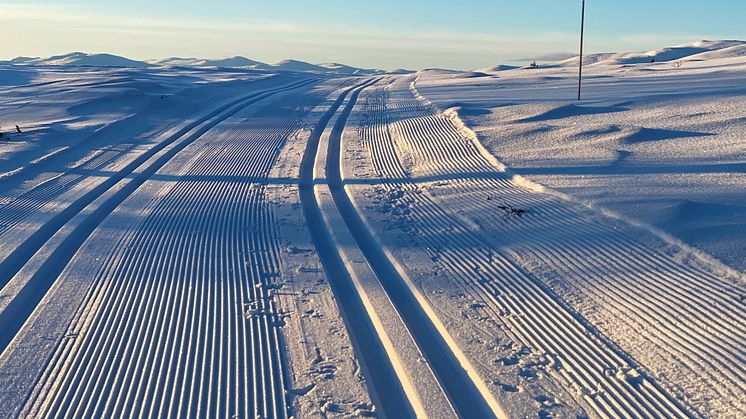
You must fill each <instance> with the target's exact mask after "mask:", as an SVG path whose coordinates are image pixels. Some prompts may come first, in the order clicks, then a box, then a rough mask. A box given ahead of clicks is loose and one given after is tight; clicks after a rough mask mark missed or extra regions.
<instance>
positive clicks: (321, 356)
mask: <svg viewBox="0 0 746 419" xmlns="http://www.w3.org/2000/svg"><path fill="white" fill-rule="evenodd" d="M744 45H746V44H745V43H744V42H741V41H701V42H696V43H692V44H686V45H680V46H675V47H670V48H662V49H659V50H653V51H644V52H639V53H625V54H598V55H592V56H589V57H587V58H586V61H585V62H586V63H587V64H588V65H587V71H586V78H585V80H584V83H583V100H581V101H575V100H573V98H574V97H575V95H576V94H577V92H576V90H575V89H576V88H577V79H576V78H575V77H576V69H575V68H574V67H573V65H574V64H577V62H578V60H577V58H576V59H574V60H573V59H569V60H565V61H560V62H556V63H548V64H540V65H539V68H531V67H521V68H518V67H511V66H495V67H490V68H485V69H480V70H474V71H453V70H440V69H431V70H424V71H420V72H417V73H412V72H408V71H406V70H401V71H396V72H391V73H382V72H380V71H377V70H366V69H358V68H355V67H350V66H346V65H344V64H338V63H327V64H309V63H304V62H299V61H293V60H287V61H284V62H281V63H278V64H275V65H268V64H264V63H260V62H256V61H253V60H249V59H246V58H243V57H233V58H227V59H221V60H204V59H195V58H176V57H174V58H169V59H166V60H154V61H150V62H148V63H145V62H142V63H141V62H136V61H133V62H130V61H131V60H128V59H126V58H123V57H116V56H111V55H107V54H96V55H92V54H83V53H73V54H67V55H64V56H58V57H51V58H49V59H38V58H28V57H26V58H24V57H20V58H18V59H15V60H13V62H10V63H6V64H1V65H0V132H2V137H1V138H0V416H3V417H15V416H21V417H68V416H69V417H121V416H130V415H143V416H144V415H149V416H168V417H175V416H178V417H256V418H259V417H261V418H269V417H286V418H289V417H376V416H386V417H438V418H441V417H442V418H447V417H594V418H595V417H599V418H603V417H675V418H679V417H681V418H686V417H697V416H707V417H741V416H744V415H746V404H744V398H743V395H744V394H745V393H746V362H745V361H744V354H745V353H746V341H745V339H746V338H744V336H746V333H745V332H746V279H745V275H744V273H745V272H746V264H744V260H746V175H745V173H746V146H745V144H746V139H745V137H744V128H746V117H744V115H746V57H745V56H744Z"/></svg>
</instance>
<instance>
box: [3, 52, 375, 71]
mask: <svg viewBox="0 0 746 419" xmlns="http://www.w3.org/2000/svg"><path fill="white" fill-rule="evenodd" d="M0 63H4V64H16V65H18V64H21V65H54V66H94V67H130V68H144V67H154V66H175V67H239V68H247V69H252V70H261V71H294V72H309V73H318V74H346V75H367V74H379V73H383V71H382V70H377V69H366V68H357V67H352V66H349V65H345V64H339V63H324V64H311V63H307V62H305V61H298V60H283V61H280V62H279V63H277V64H266V63H263V62H261V61H255V60H252V59H249V58H246V57H241V56H235V57H229V58H220V59H204V58H184V57H170V58H164V59H154V60H147V61H136V60H131V59H129V58H125V57H121V56H118V55H112V54H90V53H85V52H72V53H69V54H63V55H56V56H53V57H49V58H40V57H17V58H14V59H12V60H10V61H5V62H2V61H0Z"/></svg>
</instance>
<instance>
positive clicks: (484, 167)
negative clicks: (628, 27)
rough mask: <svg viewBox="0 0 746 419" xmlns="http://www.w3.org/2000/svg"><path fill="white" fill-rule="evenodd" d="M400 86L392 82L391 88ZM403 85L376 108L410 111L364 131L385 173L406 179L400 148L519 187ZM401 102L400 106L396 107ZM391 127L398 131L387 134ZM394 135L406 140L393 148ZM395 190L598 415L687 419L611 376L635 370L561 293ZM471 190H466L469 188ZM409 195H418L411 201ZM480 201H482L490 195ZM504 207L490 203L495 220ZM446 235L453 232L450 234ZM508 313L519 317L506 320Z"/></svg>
mask: <svg viewBox="0 0 746 419" xmlns="http://www.w3.org/2000/svg"><path fill="white" fill-rule="evenodd" d="M396 87H397V86H396V84H395V85H393V86H392V90H396ZM398 87H399V90H400V91H406V92H405V93H401V92H399V93H394V94H395V95H396V96H395V97H394V98H393V99H391V100H387V99H389V98H385V99H384V100H386V103H380V104H379V105H378V106H379V107H380V109H377V111H378V112H380V113H384V114H385V113H386V112H387V110H386V106H387V105H388V104H389V103H392V102H394V103H393V105H394V107H395V108H396V110H400V109H401V110H404V112H402V114H404V116H401V115H397V116H400V118H397V120H396V121H395V122H393V123H390V124H387V123H385V121H384V120H385V117H384V118H381V117H377V118H371V121H372V122H373V123H374V124H384V125H382V126H381V127H379V128H375V127H370V128H369V130H372V131H373V132H375V133H374V134H372V135H371V134H368V131H366V128H368V127H363V130H362V132H363V136H364V137H365V136H367V135H370V136H371V138H373V139H372V140H369V141H367V144H368V145H369V147H370V151H371V155H372V156H373V157H372V161H373V164H374V167H375V168H376V170H377V171H378V173H379V175H381V176H382V177H384V178H391V179H403V178H406V177H407V176H408V174H407V173H406V172H405V170H404V169H403V166H402V165H401V163H400V162H399V161H398V158H397V157H396V156H397V154H398V153H397V152H395V150H396V149H397V148H398V149H401V150H405V151H406V152H408V153H409V154H413V155H414V156H415V159H416V162H417V167H418V169H420V168H421V170H422V171H423V172H426V173H435V174H438V175H443V177H444V178H447V176H448V175H450V174H454V173H461V172H463V171H468V172H475V173H483V172H485V173H490V172H495V176H494V179H492V178H489V179H484V180H482V179H480V181H482V182H486V183H487V184H489V185H490V186H491V187H492V188H493V190H494V188H495V187H496V186H495V185H496V184H497V183H502V188H503V189H508V188H510V189H511V190H518V188H516V187H515V186H514V185H512V183H510V182H509V181H508V180H507V179H500V177H501V176H504V175H500V174H499V173H498V172H496V169H495V168H494V167H492V166H491V164H490V163H489V162H488V161H486V160H485V159H484V158H483V157H481V155H479V153H478V152H477V150H476V149H474V147H473V146H470V145H469V141H468V140H467V139H465V138H463V137H462V136H461V135H460V133H459V132H458V130H457V129H456V128H455V127H454V126H453V125H452V123H451V122H450V121H448V120H447V119H445V118H442V117H437V116H433V115H431V114H430V110H429V109H428V108H426V107H424V106H423V105H421V104H420V103H419V101H417V100H416V99H415V98H414V97H413V96H410V95H409V94H408V93H409V91H408V89H407V88H406V87H403V84H400V85H399V86H398ZM396 101H399V102H400V103H398V104H396V103H395V102H396ZM374 113H375V112H374ZM382 121H384V122H382ZM389 129H391V130H393V131H394V132H392V133H389ZM392 135H393V136H396V137H397V138H399V139H401V142H397V143H395V141H394V139H393V138H392V137H391V136H392ZM383 144H385V145H383ZM392 151H394V152H392ZM384 180H385V179H384ZM468 184H469V181H467V180H464V181H461V182H458V183H457V184H455V185H452V186H444V187H445V188H450V191H451V192H452V193H454V194H455V191H456V190H458V191H463V190H464V187H465V185H468ZM397 188H399V189H403V190H404V191H405V199H408V201H409V203H410V204H412V211H411V213H410V215H409V217H410V218H411V219H412V220H413V221H414V222H415V228H416V229H419V230H420V231H421V232H422V233H423V234H422V238H423V240H425V241H426V242H427V243H429V246H428V247H429V248H432V249H438V250H440V251H439V252H437V254H436V253H433V256H434V257H439V258H440V260H441V261H443V263H444V265H445V266H446V267H448V268H449V270H450V271H451V272H452V274H454V276H455V277H457V278H458V279H459V280H460V281H461V282H462V284H463V285H464V286H466V287H469V288H471V289H472V290H474V291H475V293H476V294H475V295H477V296H480V299H484V300H485V301H486V302H487V303H488V305H489V306H490V307H491V308H492V310H493V315H495V314H497V316H496V317H495V318H496V319H497V320H498V321H502V322H506V321H507V322H508V323H509V324H511V325H512V327H513V328H514V332H516V334H517V336H518V337H519V338H520V339H521V340H523V341H524V342H525V343H526V344H528V346H530V347H533V348H537V349H539V350H542V351H544V352H545V353H547V354H549V355H550V356H552V357H555V358H556V359H559V360H560V362H561V364H562V365H563V366H564V368H562V369H560V370H559V371H560V373H561V374H563V375H564V376H565V377H566V378H567V379H568V380H569V381H570V382H576V383H578V384H579V385H580V388H581V389H584V390H583V391H584V392H585V393H586V396H585V397H584V398H585V399H586V400H587V402H588V403H589V405H590V406H591V407H592V408H593V409H594V410H595V411H596V413H597V414H599V415H601V416H605V417H617V416H630V417H643V416H646V415H652V416H655V417H661V416H665V417H686V416H689V413H687V412H686V411H685V410H683V409H682V406H681V405H680V404H679V403H678V402H677V401H676V400H675V399H673V398H672V397H671V396H669V395H668V394H666V393H665V392H664V391H663V390H662V389H660V387H659V386H658V385H657V384H655V383H654V382H652V381H650V380H648V379H647V377H644V378H643V379H642V380H641V382H639V383H632V382H629V381H628V380H626V379H614V378H613V377H607V376H606V375H605V371H609V370H616V369H618V368H623V367H626V366H629V361H628V359H626V357H622V356H620V355H618V354H617V353H616V352H615V350H613V349H610V348H609V347H608V346H607V345H605V344H603V343H602V341H601V340H599V338H598V337H596V336H595V335H593V334H592V333H591V331H590V330H589V329H588V328H587V327H586V326H585V325H584V324H582V323H581V322H580V321H579V320H578V317H577V315H575V314H574V313H572V312H569V311H568V309H567V308H566V307H565V306H563V305H562V304H560V303H559V302H558V301H557V299H556V296H553V295H552V294H551V292H550V291H549V290H547V289H546V288H545V287H543V286H540V285H538V284H537V281H536V280H534V279H533V278H530V277H529V276H527V275H526V274H525V273H524V272H522V271H521V270H520V269H517V268H516V267H515V265H514V264H513V263H512V262H510V261H509V260H508V259H506V258H505V257H504V256H503V255H501V253H500V251H499V250H497V249H499V247H496V246H494V245H493V244H492V243H490V241H488V240H485V239H484V238H482V237H481V236H479V234H478V233H475V232H473V231H472V230H470V229H469V228H467V227H466V226H464V224H463V222H461V221H460V220H458V219H456V218H454V216H453V215H452V214H450V213H449V212H448V211H445V210H443V209H441V208H440V205H439V204H436V203H435V202H434V201H432V200H431V199H430V198H429V197H428V196H427V194H425V193H421V192H419V191H418V189H419V188H418V186H416V185H415V184H414V183H410V184H407V183H406V182H404V183H402V182H399V183H391V184H389V185H387V189H388V190H389V191H396V190H397ZM469 190H470V189H469V188H468V187H467V188H466V191H467V192H468V191H469ZM500 191H502V189H501V190H500ZM407 194H411V195H412V197H410V198H406V195H407ZM523 195H525V196H529V197H531V196H533V195H536V194H531V193H528V192H523ZM415 196H416V199H415V198H414V197H415ZM454 196H459V202H460V203H461V204H462V205H469V204H468V202H471V201H470V200H468V199H463V198H462V197H463V194H461V195H454ZM481 199H482V200H484V196H482V198H481ZM511 202H512V201H511ZM498 203H499V202H498ZM498 203H495V204H493V205H492V211H493V212H492V215H493V216H494V214H495V213H496V212H495V211H497V209H496V208H495V205H497V204H498ZM560 210H561V208H560ZM444 231H447V232H449V233H447V234H444V233H443V232H444ZM467 261H468V262H467ZM506 294H507V295H506ZM500 313H502V314H503V315H502V316H500ZM506 313H521V315H519V316H516V315H510V314H508V315H507V316H506V315H504V314H506ZM548 326H550V327H548ZM568 366H570V367H571V368H567V367H568ZM599 385H600V386H601V387H598V386H599ZM599 390H601V391H599Z"/></svg>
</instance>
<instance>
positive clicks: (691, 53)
mask: <svg viewBox="0 0 746 419" xmlns="http://www.w3.org/2000/svg"><path fill="white" fill-rule="evenodd" d="M728 57H746V41H739V40H720V41H697V42H691V43H688V44H682V45H676V46H673V47H666V48H660V49H654V50H649V51H641V52H628V53H599V54H588V55H586V56H584V57H583V63H584V64H588V65H589V64H607V65H625V64H641V63H649V62H652V61H655V62H667V61H675V60H681V59H687V60H689V59H718V58H728ZM558 64H560V65H577V64H578V57H577V56H575V57H572V58H568V59H566V60H562V61H559V62H558Z"/></svg>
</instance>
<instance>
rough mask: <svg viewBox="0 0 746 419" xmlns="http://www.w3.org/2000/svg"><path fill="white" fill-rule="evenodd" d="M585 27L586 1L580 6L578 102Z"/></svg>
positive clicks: (582, 0) (581, 79)
mask: <svg viewBox="0 0 746 419" xmlns="http://www.w3.org/2000/svg"><path fill="white" fill-rule="evenodd" d="M584 26H585V0H581V6H580V61H579V63H580V64H579V66H578V100H580V86H581V84H582V83H583V29H584Z"/></svg>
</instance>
